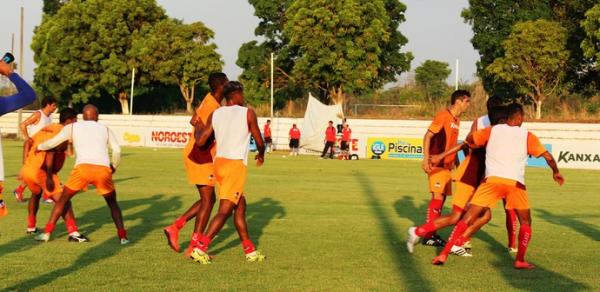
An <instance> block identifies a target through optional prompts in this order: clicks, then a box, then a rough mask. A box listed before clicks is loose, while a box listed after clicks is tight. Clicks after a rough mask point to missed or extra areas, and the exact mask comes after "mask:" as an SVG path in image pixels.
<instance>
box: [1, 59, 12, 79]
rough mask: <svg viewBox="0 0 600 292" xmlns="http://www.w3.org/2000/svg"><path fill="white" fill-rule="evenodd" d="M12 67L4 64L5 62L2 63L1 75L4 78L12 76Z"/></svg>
mask: <svg viewBox="0 0 600 292" xmlns="http://www.w3.org/2000/svg"><path fill="white" fill-rule="evenodd" d="M12 72H13V70H12V66H11V65H10V64H6V63H4V61H0V74H2V75H4V76H8V75H10V73H12Z"/></svg>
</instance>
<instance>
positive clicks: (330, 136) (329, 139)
mask: <svg viewBox="0 0 600 292" xmlns="http://www.w3.org/2000/svg"><path fill="white" fill-rule="evenodd" d="M335 140H336V131H335V128H334V127H333V121H329V126H327V129H325V147H324V148H323V153H321V158H324V157H325V154H327V151H329V158H331V159H333V151H334V149H333V148H334V145H335Z"/></svg>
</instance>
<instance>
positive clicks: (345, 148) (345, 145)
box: [340, 123, 352, 160]
mask: <svg viewBox="0 0 600 292" xmlns="http://www.w3.org/2000/svg"><path fill="white" fill-rule="evenodd" d="M351 135H352V130H351V129H350V126H349V125H348V123H344V126H343V128H342V143H341V146H340V148H341V150H342V159H344V160H350V137H351Z"/></svg>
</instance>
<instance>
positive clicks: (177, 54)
mask: <svg viewBox="0 0 600 292" xmlns="http://www.w3.org/2000/svg"><path fill="white" fill-rule="evenodd" d="M142 35H143V37H140V38H136V39H135V40H134V41H133V45H132V49H131V51H130V52H129V56H130V58H131V59H132V60H134V62H133V65H134V66H135V67H136V68H139V69H140V73H141V75H143V76H147V77H145V78H149V79H151V80H153V81H158V82H160V83H163V84H168V85H175V86H178V87H179V89H180V91H181V95H182V97H183V99H184V101H185V102H186V105H187V110H188V112H192V110H193V109H192V102H193V101H194V95H195V88H196V86H197V84H198V83H199V82H201V81H206V80H208V76H209V75H210V74H211V73H213V72H219V71H221V70H222V67H223V61H222V60H221V56H220V55H219V54H218V53H217V51H216V49H217V46H216V45H215V44H214V43H211V41H212V39H213V38H214V33H213V32H212V31H211V30H210V29H209V28H207V27H206V26H204V24H203V23H201V22H195V23H191V24H183V23H181V21H177V20H173V19H164V20H162V21H160V22H158V23H157V24H155V25H154V26H152V27H146V30H145V31H144V32H143V33H142Z"/></svg>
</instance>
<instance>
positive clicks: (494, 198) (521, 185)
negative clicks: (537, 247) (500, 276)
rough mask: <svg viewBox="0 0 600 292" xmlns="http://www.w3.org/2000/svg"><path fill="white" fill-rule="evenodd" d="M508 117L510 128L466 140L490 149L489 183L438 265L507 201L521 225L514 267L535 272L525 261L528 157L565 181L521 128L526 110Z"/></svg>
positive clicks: (517, 108) (512, 110)
mask: <svg viewBox="0 0 600 292" xmlns="http://www.w3.org/2000/svg"><path fill="white" fill-rule="evenodd" d="M507 116H508V118H507V122H506V124H501V125H497V126H494V127H491V128H486V129H483V130H480V131H476V132H474V133H472V134H471V135H469V136H468V137H467V139H466V143H467V144H468V145H469V147H470V148H472V149H476V148H482V147H485V149H486V158H485V167H486V168H485V179H484V180H483V183H482V184H481V185H480V186H479V188H478V189H477V191H476V192H475V194H474V195H473V198H472V200H471V206H470V208H469V210H468V211H467V212H466V214H465V215H464V217H463V219H462V220H461V221H459V222H458V224H457V225H456V228H455V229H454V231H453V232H452V235H451V236H450V239H449V241H448V244H447V245H446V247H444V249H443V250H442V252H441V253H440V255H439V256H437V257H436V258H435V259H434V260H433V264H434V265H442V264H444V263H445V262H446V260H447V258H448V254H449V253H450V248H451V246H453V245H454V244H455V243H456V241H457V240H460V238H461V237H463V235H464V232H465V230H466V229H467V228H469V227H470V226H472V225H473V224H474V222H475V221H476V220H477V219H478V218H479V217H480V216H481V214H482V213H484V212H486V211H487V209H491V208H492V207H494V206H495V205H496V204H497V202H498V201H499V200H502V199H506V208H507V209H514V210H515V212H516V213H517V217H518V218H519V222H520V224H521V227H520V230H519V241H518V242H519V247H518V251H517V256H516V259H515V262H514V265H513V266H514V267H515V268H516V269H533V268H535V266H534V265H532V264H530V263H528V262H526V261H525V253H526V251H527V247H528V245H529V241H530V239H531V212H530V207H529V199H528V197H527V191H526V187H525V166H526V165H527V158H528V155H532V156H535V157H543V158H544V159H545V160H546V162H547V163H548V165H549V166H550V168H551V169H552V178H553V179H554V181H556V182H557V183H558V184H559V185H562V184H563V183H564V178H563V177H562V175H561V174H560V171H559V170H558V166H557V165H556V161H555V160H554V158H553V157H552V154H550V153H549V152H548V151H547V150H546V149H545V148H544V146H543V145H542V144H541V143H540V140H539V139H538V138H537V137H536V136H535V135H534V134H532V133H530V132H528V131H527V130H526V129H524V128H521V124H522V123H523V107H522V106H521V105H520V104H512V105H510V106H508V109H507Z"/></svg>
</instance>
